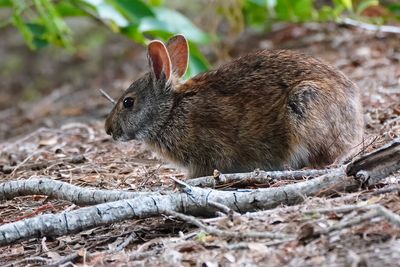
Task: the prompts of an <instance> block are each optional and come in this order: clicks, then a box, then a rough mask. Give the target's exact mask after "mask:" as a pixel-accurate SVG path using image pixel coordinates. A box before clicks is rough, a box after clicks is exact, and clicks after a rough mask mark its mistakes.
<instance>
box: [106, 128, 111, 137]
mask: <svg viewBox="0 0 400 267" xmlns="http://www.w3.org/2000/svg"><path fill="white" fill-rule="evenodd" d="M106 133H107V134H108V135H112V130H111V127H106Z"/></svg>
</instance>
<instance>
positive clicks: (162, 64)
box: [147, 40, 171, 81]
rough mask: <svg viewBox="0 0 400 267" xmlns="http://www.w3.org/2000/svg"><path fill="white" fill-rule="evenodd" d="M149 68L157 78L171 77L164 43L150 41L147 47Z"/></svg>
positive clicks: (169, 61) (166, 78) (167, 78)
mask: <svg viewBox="0 0 400 267" xmlns="http://www.w3.org/2000/svg"><path fill="white" fill-rule="evenodd" d="M147 54H148V57H149V61H150V68H151V71H152V73H153V75H154V77H155V78H156V79H157V80H159V79H161V78H163V74H164V77H165V80H166V81H168V80H169V79H170V78H171V60H170V58H169V55H168V51H167V48H166V47H165V45H164V44H163V43H162V42H160V41H158V40H155V41H151V42H150V44H149V45H148V47H147Z"/></svg>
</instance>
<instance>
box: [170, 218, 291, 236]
mask: <svg viewBox="0 0 400 267" xmlns="http://www.w3.org/2000/svg"><path fill="white" fill-rule="evenodd" d="M166 213H167V214H168V215H172V216H174V217H177V218H179V219H181V220H184V221H186V222H188V223H190V224H193V225H196V226H197V227H199V228H200V229H202V230H203V231H205V232H207V233H209V234H211V235H215V236H220V237H228V238H232V237H233V238H271V239H287V238H292V236H291V235H287V234H282V233H270V232H235V231H229V230H221V229H218V228H215V227H212V226H208V225H206V224H204V223H202V222H201V221H200V220H198V219H197V218H196V217H194V216H190V215H185V214H182V213H179V212H175V211H167V212H166Z"/></svg>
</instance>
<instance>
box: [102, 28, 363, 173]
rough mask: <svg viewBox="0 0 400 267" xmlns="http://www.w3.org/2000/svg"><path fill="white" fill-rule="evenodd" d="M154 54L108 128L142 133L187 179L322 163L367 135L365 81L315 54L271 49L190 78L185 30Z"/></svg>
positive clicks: (121, 133)
mask: <svg viewBox="0 0 400 267" xmlns="http://www.w3.org/2000/svg"><path fill="white" fill-rule="evenodd" d="M147 53H148V59H149V66H150V71H149V72H148V73H146V74H144V75H143V76H142V77H141V78H139V79H138V80H136V81H135V82H133V83H132V85H130V86H129V88H128V89H127V90H126V91H125V92H124V93H123V95H122V96H121V98H120V99H119V100H118V102H117V103H116V105H115V106H114V108H113V109H112V111H111V112H110V114H109V115H108V117H107V119H106V122H105V130H106V133H107V134H109V135H112V137H113V139H115V140H120V141H128V140H132V139H136V140H141V141H143V142H144V143H146V144H147V145H148V147H149V148H150V149H151V150H153V151H155V152H157V153H158V154H159V155H161V156H162V157H163V158H165V159H167V160H168V161H171V162H172V163H175V165H178V166H181V167H183V168H184V169H186V170H187V175H188V177H190V178H194V177H199V176H206V175H212V173H213V171H214V170H215V169H217V170H219V171H220V172H222V173H235V172H248V171H253V170H254V169H262V170H282V169H299V168H303V167H322V166H326V165H329V164H332V163H333V162H334V161H335V160H336V159H337V158H339V157H342V156H344V155H346V154H348V153H350V151H352V149H354V148H355V147H356V146H357V145H358V144H360V143H361V142H362V138H363V115H362V106H361V102H360V95H359V94H360V93H359V89H358V87H357V86H356V85H355V84H354V83H353V82H352V81H350V80H349V79H348V78H347V77H346V76H345V75H344V74H342V73H341V72H340V71H338V70H337V69H335V68H333V67H331V66H329V65H328V64H325V63H323V62H321V61H320V60H318V59H315V58H312V57H310V56H307V55H304V54H301V53H297V52H293V51H286V50H276V51H275V50H273V51H267V50H264V51H258V52H254V53H251V54H248V55H245V56H242V57H239V58H237V59H235V60H233V61H231V62H229V63H227V64H225V65H223V66H221V67H219V68H217V69H215V70H211V71H208V72H205V73H201V74H198V75H197V76H195V77H193V78H191V79H189V80H187V81H183V80H182V79H181V78H182V76H183V75H184V74H185V73H186V69H187V67H188V61H189V47H188V42H187V40H186V39H185V37H184V36H183V35H176V36H174V37H172V38H171V39H170V40H169V41H168V42H167V43H166V44H164V43H163V42H161V41H158V40H154V41H151V42H150V43H149V45H148V47H147Z"/></svg>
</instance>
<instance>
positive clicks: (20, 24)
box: [12, 13, 36, 49]
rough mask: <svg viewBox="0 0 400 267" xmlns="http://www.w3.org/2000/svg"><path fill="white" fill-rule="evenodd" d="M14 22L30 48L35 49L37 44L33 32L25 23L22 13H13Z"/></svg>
mask: <svg viewBox="0 0 400 267" xmlns="http://www.w3.org/2000/svg"><path fill="white" fill-rule="evenodd" d="M12 22H13V24H14V25H15V27H16V28H17V29H18V30H19V31H20V33H21V34H22V37H23V38H24V40H25V42H26V43H27V44H28V47H29V48H30V49H35V48H36V47H35V45H34V43H33V33H32V32H31V31H30V30H29V27H28V26H27V25H26V24H25V22H24V20H23V19H22V17H21V16H20V15H18V14H17V13H14V14H13V15H12Z"/></svg>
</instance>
